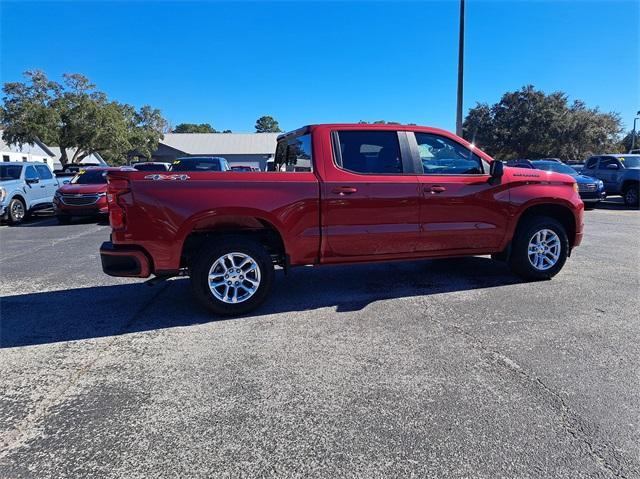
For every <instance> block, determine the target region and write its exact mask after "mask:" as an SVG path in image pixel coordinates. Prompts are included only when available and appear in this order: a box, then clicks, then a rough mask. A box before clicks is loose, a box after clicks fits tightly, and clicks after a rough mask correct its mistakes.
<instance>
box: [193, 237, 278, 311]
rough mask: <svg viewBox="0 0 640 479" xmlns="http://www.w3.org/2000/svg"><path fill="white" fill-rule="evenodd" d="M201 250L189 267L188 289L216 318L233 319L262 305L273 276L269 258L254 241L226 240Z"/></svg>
mask: <svg viewBox="0 0 640 479" xmlns="http://www.w3.org/2000/svg"><path fill="white" fill-rule="evenodd" d="M214 241H215V243H214V244H211V245H208V246H205V247H204V248H203V249H201V250H200V252H199V253H198V255H197V256H196V257H195V259H194V261H193V263H192V265H191V271H190V275H191V289H192V291H193V294H194V296H195V297H196V298H197V299H198V301H199V302H200V303H201V304H202V305H203V306H204V307H205V308H207V309H209V310H210V311H212V312H214V313H215V314H219V315H223V316H235V315H239V314H244V313H247V312H249V311H251V310H253V309H255V308H257V307H258V306H260V304H262V303H263V302H264V301H265V299H266V298H267V295H268V294H269V291H270V289H271V286H272V284H273V279H274V276H275V273H274V267H273V262H272V261H271V256H269V254H268V253H267V251H266V250H265V249H264V247H263V246H262V245H261V244H260V243H258V242H257V241H253V240H251V239H247V238H245V237H242V236H225V237H221V238H219V239H217V240H214Z"/></svg>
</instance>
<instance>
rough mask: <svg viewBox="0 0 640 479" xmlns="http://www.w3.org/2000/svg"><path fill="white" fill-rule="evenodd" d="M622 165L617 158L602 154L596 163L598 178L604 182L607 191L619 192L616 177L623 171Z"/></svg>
mask: <svg viewBox="0 0 640 479" xmlns="http://www.w3.org/2000/svg"><path fill="white" fill-rule="evenodd" d="M623 171H624V170H623V167H622V165H621V164H620V161H618V159H617V158H614V157H612V156H603V157H602V158H600V163H599V164H598V178H600V179H601V180H602V182H603V183H604V189H605V190H606V191H607V193H619V191H618V178H619V177H620V176H621V175H622V173H623Z"/></svg>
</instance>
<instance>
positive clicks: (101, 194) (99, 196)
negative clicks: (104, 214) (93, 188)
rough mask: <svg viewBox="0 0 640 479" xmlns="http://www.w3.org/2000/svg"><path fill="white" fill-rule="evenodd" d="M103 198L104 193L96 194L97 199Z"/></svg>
mask: <svg viewBox="0 0 640 479" xmlns="http://www.w3.org/2000/svg"><path fill="white" fill-rule="evenodd" d="M103 196H107V194H106V193H98V198H102V197H103Z"/></svg>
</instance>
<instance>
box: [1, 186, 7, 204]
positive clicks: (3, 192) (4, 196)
mask: <svg viewBox="0 0 640 479" xmlns="http://www.w3.org/2000/svg"><path fill="white" fill-rule="evenodd" d="M6 197H7V190H5V189H4V188H3V187H2V186H0V203H2V202H3V201H4V199H5V198H6Z"/></svg>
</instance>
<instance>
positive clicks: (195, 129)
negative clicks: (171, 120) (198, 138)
mask: <svg viewBox="0 0 640 479" xmlns="http://www.w3.org/2000/svg"><path fill="white" fill-rule="evenodd" d="M172 133H218V132H217V131H216V129H215V128H214V127H212V126H211V125H210V124H209V123H180V124H179V125H178V126H176V127H175V128H174V130H173V132H172Z"/></svg>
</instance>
